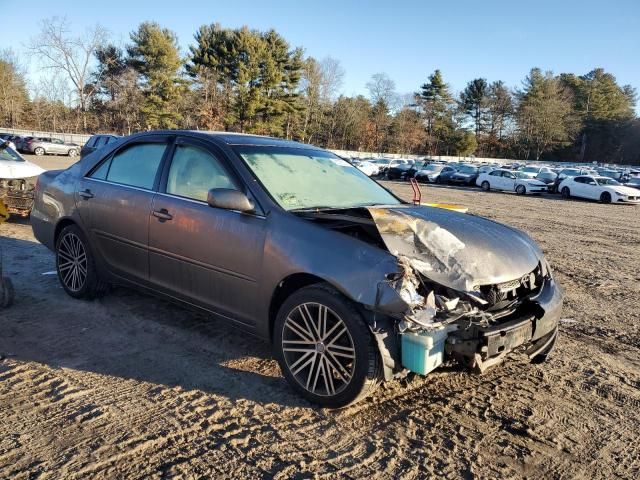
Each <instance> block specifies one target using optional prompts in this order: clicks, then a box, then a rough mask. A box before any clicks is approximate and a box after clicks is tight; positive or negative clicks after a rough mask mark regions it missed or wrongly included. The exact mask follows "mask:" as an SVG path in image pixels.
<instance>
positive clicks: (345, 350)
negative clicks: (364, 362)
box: [327, 345, 356, 358]
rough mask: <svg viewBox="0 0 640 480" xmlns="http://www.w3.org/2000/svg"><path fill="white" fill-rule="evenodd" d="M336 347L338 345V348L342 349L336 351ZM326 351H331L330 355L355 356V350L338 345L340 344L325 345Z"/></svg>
mask: <svg viewBox="0 0 640 480" xmlns="http://www.w3.org/2000/svg"><path fill="white" fill-rule="evenodd" d="M336 347H339V348H340V349H342V351H337V350H336ZM327 352H329V353H331V354H332V355H338V356H339V357H345V358H356V351H355V350H354V349H353V348H350V347H340V345H331V346H330V347H327Z"/></svg>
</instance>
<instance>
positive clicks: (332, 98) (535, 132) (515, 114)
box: [0, 18, 640, 164]
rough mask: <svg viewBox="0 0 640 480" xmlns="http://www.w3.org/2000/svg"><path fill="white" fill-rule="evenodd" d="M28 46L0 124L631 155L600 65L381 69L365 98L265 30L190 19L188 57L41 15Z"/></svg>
mask: <svg viewBox="0 0 640 480" xmlns="http://www.w3.org/2000/svg"><path fill="white" fill-rule="evenodd" d="M25 53H26V54H28V55H31V56H34V57H36V58H38V59H39V60H40V64H41V65H42V66H43V71H42V72H41V73H40V75H38V80H37V82H34V83H31V84H29V82H28V80H27V75H26V73H25V69H24V68H23V67H22V62H21V61H20V57H19V56H18V55H16V54H15V53H14V52H12V51H10V50H5V51H2V52H0V127H1V126H4V127H13V128H32V129H38V130H47V131H48V130H51V131H74V132H86V133H94V132H116V133H120V134H129V133H132V132H135V131H141V130H148V129H157V128H189V129H200V130H227V131H235V132H249V133H256V134H262V135H273V136H277V137H282V138H287V139H293V140H299V141H302V142H307V143H314V144H317V145H321V146H324V147H327V148H337V149H343V150H360V151H376V152H398V153H414V154H426V155H459V156H468V155H471V154H475V155H476V156H483V157H506V158H518V159H541V158H546V159H558V160H574V161H598V162H617V163H636V164H637V163H640V120H639V119H638V118H637V117H636V114H635V105H636V92H635V90H634V89H633V88H632V87H631V86H629V85H619V84H618V82H617V81H616V78H615V77H614V76H613V75H612V74H611V73H609V72H606V71H604V70H603V69H601V68H595V69H593V70H592V71H590V72H587V73H585V74H583V75H576V74H573V73H561V74H557V75H556V74H553V73H552V72H545V71H542V70H540V69H539V68H533V69H531V71H530V72H529V74H528V75H527V76H526V78H525V79H524V80H523V81H522V84H521V86H520V87H518V88H509V87H508V86H507V85H506V84H505V83H504V82H503V81H500V80H494V81H489V80H487V79H485V78H475V79H473V80H471V81H469V82H468V84H467V85H466V87H465V88H464V90H463V91H462V92H459V93H458V94H456V93H454V92H453V91H452V89H451V87H450V86H449V85H448V84H447V82H446V80H445V78H444V75H443V73H442V72H441V71H440V70H435V71H434V72H433V73H431V74H430V75H429V76H428V77H427V78H426V79H425V82H424V83H423V84H422V85H420V86H419V87H418V88H416V91H415V92H412V93H410V94H404V95H401V94H399V93H398V92H397V90H396V86H395V83H394V82H393V80H392V79H391V78H390V76H389V75H388V74H386V73H377V74H375V75H373V76H372V77H371V80H370V81H369V82H368V83H367V85H366V88H367V91H368V93H369V94H368V95H357V96H345V95H340V94H339V91H340V87H341V85H342V79H343V77H344V68H343V67H342V65H341V64H340V62H339V61H337V60H335V59H333V58H331V57H327V58H324V59H315V58H313V57H309V56H305V54H304V50H303V49H302V48H300V47H297V48H296V47H292V46H291V45H290V44H289V43H288V42H287V40H286V39H285V38H284V37H283V36H282V35H280V34H279V33H278V32H276V31H275V30H268V31H259V30H254V29H249V28H247V27H242V28H234V29H232V28H224V27H222V26H221V25H220V24H218V23H214V24H210V25H203V26H201V27H200V28H199V29H198V30H197V32H196V33H195V35H194V39H193V42H192V44H191V45H190V47H189V50H188V52H187V53H186V55H183V54H181V51H180V48H179V45H178V38H177V36H176V34H175V33H174V32H172V31H171V30H170V29H167V28H163V27H162V26H160V25H158V24H157V23H155V22H143V23H141V24H140V25H139V26H138V28H137V29H136V30H134V31H133V32H131V34H130V37H129V42H128V43H127V44H126V45H125V46H124V47H120V46H117V45H115V44H114V43H112V42H110V41H109V38H108V35H107V33H106V31H105V30H104V29H103V28H102V27H100V26H96V27H94V28H92V29H89V30H87V31H86V32H85V33H84V34H83V35H81V36H74V35H72V34H71V33H70V28H69V25H68V23H67V21H66V20H65V19H60V18H52V19H48V20H45V21H43V22H42V23H41V25H40V31H39V33H38V35H37V36H35V37H34V38H33V39H32V41H31V42H30V44H29V45H28V47H27V49H26V51H25Z"/></svg>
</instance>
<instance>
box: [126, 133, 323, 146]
mask: <svg viewBox="0 0 640 480" xmlns="http://www.w3.org/2000/svg"><path fill="white" fill-rule="evenodd" d="M146 135H186V136H190V137H197V138H203V139H207V140H215V141H216V142H218V143H225V144H227V145H243V146H244V145H246V146H269V147H289V148H301V149H307V150H322V149H321V148H319V147H316V146H314V145H308V144H306V143H300V142H294V141H292V140H282V139H279V138H275V137H266V136H262V135H252V134H248V133H233V132H216V131H207V130H154V131H150V132H140V133H135V134H133V135H131V136H130V137H129V138H136V137H139V136H146Z"/></svg>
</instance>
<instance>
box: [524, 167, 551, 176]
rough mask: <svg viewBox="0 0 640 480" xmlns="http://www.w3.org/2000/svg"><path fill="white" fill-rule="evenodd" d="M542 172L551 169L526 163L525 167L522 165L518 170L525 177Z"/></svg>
mask: <svg viewBox="0 0 640 480" xmlns="http://www.w3.org/2000/svg"><path fill="white" fill-rule="evenodd" d="M543 172H551V169H550V168H549V167H535V166H531V165H527V166H526V167H523V168H521V169H520V170H518V173H521V174H522V177H527V178H536V177H537V176H538V175H539V174H541V173H543Z"/></svg>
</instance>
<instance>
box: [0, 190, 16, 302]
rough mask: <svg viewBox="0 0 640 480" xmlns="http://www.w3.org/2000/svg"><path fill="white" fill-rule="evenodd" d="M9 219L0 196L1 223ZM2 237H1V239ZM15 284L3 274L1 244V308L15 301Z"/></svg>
mask: <svg viewBox="0 0 640 480" xmlns="http://www.w3.org/2000/svg"><path fill="white" fill-rule="evenodd" d="M7 220H9V212H8V209H7V206H6V205H5V204H4V202H3V201H2V199H1V198H0V223H2V222H5V221H7ZM1 240H2V238H0V241H1ZM13 297H14V292H13V284H12V283H11V280H10V279H9V277H5V276H3V274H2V245H1V244H0V308H7V307H9V306H10V305H11V304H12V303H13Z"/></svg>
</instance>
